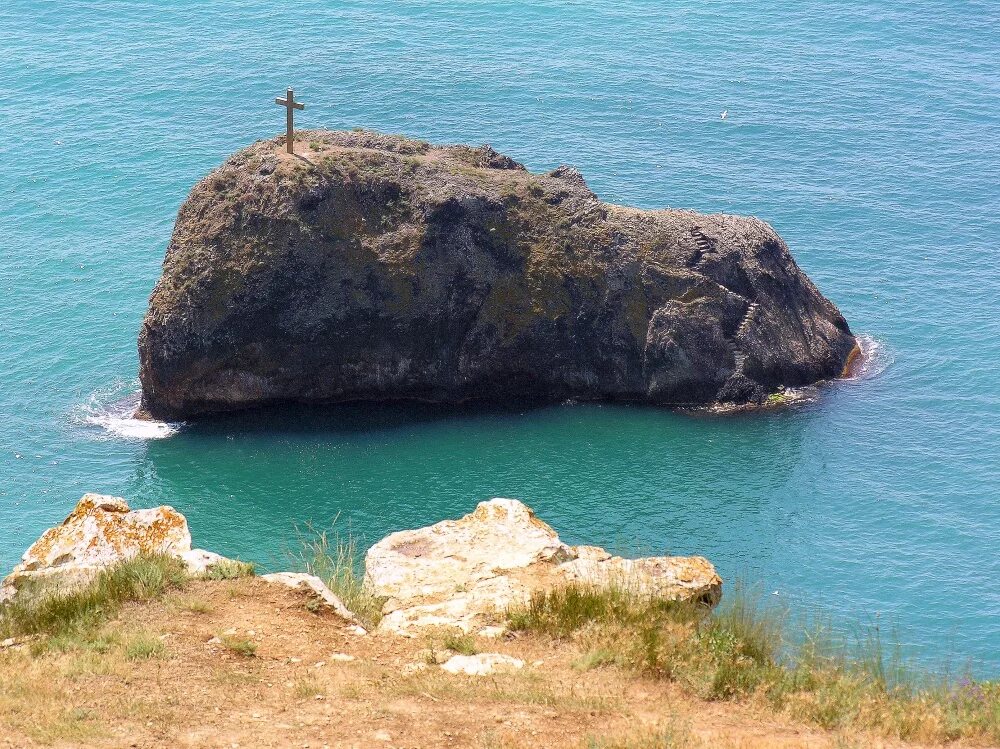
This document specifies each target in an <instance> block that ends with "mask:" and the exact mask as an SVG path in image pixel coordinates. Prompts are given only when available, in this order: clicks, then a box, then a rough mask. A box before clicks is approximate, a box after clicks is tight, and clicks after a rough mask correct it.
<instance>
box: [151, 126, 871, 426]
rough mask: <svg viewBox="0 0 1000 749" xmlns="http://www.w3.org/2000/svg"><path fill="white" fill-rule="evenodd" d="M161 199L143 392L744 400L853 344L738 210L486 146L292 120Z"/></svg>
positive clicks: (837, 317) (759, 224) (219, 399)
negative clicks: (638, 196)
mask: <svg viewBox="0 0 1000 749" xmlns="http://www.w3.org/2000/svg"><path fill="white" fill-rule="evenodd" d="M298 138H299V145H298V151H297V153H296V154H294V155H290V154H286V153H285V152H284V146H283V139H277V140H271V141H262V142H258V143H256V144H254V145H253V146H251V147H249V148H247V149H245V150H243V151H240V152H239V153H237V154H235V155H234V156H233V157H231V158H230V159H229V160H228V161H227V162H226V163H225V164H223V165H222V166H221V167H220V168H219V169H217V170H216V171H214V172H213V173H212V174H210V175H209V176H208V177H206V178H205V179H203V180H202V181H201V182H199V183H198V184H197V185H196V186H195V187H194V189H193V190H192V192H191V194H190V196H189V197H188V199H187V201H186V202H185V203H184V205H183V206H182V207H181V209H180V212H179V214H178V217H177V223H176V226H175V228H174V234H173V238H172V239H171V242H170V245H169V247H168V249H167V255H166V259H165V261H164V265H163V275H162V276H161V278H160V280H159V283H158V284H157V285H156V288H155V290H154V291H153V294H152V297H151V299H150V304H149V311H148V312H147V314H146V317H145V320H144V321H143V324H142V329H141V332H140V336H139V358H140V377H141V380H142V412H144V413H145V414H147V415H149V416H152V417H156V418H162V419H182V418H187V417H192V416H197V415H200V414H206V413H209V412H213V411H224V410H231V409H240V408H247V407H253V406H257V405H261V404H266V403H273V402H283V401H298V402H309V403H327V402H337V401H350V400H371V401H382V400H395V399H414V400H422V401H431V402H441V403H455V402H462V401H467V400H476V399H484V400H496V401H506V402H522V401H529V400H539V401H553V400H562V399H570V398H572V399H580V400H618V401H641V402H648V403H656V404H669V405H684V406H689V405H708V404H735V405H740V404H756V403H762V402H764V401H765V400H766V399H767V397H768V395H769V394H772V393H774V392H776V391H778V390H779V389H780V388H781V387H794V386H801V385H806V384H810V383H815V382H817V381H820V380H824V379H827V378H832V377H837V376H838V375H840V374H841V372H842V371H843V369H844V367H845V364H846V363H847V361H848V360H849V358H850V356H851V353H852V351H854V350H855V346H856V342H855V339H854V336H853V335H852V334H851V331H850V328H849V327H848V324H847V322H846V321H845V319H844V318H843V316H842V315H841V314H840V312H839V311H838V310H837V308H836V307H835V306H834V305H833V304H832V303H831V302H830V301H829V300H827V299H826V298H824V297H823V295H822V294H820V293H819V291H818V290H817V289H816V287H815V286H814V285H813V284H812V283H811V282H810V280H809V279H808V278H807V277H806V276H805V274H803V273H802V271H801V270H800V269H799V267H798V266H797V265H796V264H795V261H794V260H793V259H792V256H791V254H790V253H789V251H788V247H787V246H786V245H785V243H784V242H783V241H782V240H781V237H779V236H778V234H777V233H776V232H775V231H774V229H772V228H771V227H770V226H769V225H768V224H766V223H764V222H763V221H760V220H759V219H756V218H748V217H742V216H731V215H722V214H719V215H702V214H698V213H693V212H691V211H682V210H653V211H646V210H639V209H636V208H629V207H624V206H617V205H612V204H609V203H604V202H602V201H601V200H599V199H598V198H597V197H596V196H595V195H594V193H593V192H591V190H590V189H589V188H588V187H587V184H586V183H585V182H584V179H583V177H582V176H581V175H580V173H579V172H577V171H576V170H574V169H571V168H567V167H560V168H558V169H556V170H554V171H553V172H550V173H549V174H544V175H540V174H533V173H531V172H528V171H526V170H525V169H524V167H523V166H521V165H520V164H519V163H517V162H515V161H514V160H512V159H511V158H509V157H507V156H503V155H501V154H498V153H496V152H495V151H493V150H492V149H491V148H489V147H488V146H483V147H480V148H470V147H467V146H433V145H430V144H428V143H425V142H423V141H419V140H411V139H408V138H403V137H399V136H388V135H381V134H377V133H373V132H364V131H361V132H301V133H299V134H298Z"/></svg>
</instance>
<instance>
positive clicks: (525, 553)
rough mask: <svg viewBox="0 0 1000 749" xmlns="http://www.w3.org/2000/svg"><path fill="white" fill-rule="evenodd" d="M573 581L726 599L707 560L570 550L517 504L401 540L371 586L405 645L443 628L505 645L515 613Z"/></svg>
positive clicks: (375, 558) (390, 539)
mask: <svg viewBox="0 0 1000 749" xmlns="http://www.w3.org/2000/svg"><path fill="white" fill-rule="evenodd" d="M573 581H579V582H584V583H586V584H593V585H597V586H606V585H618V586H625V587H630V588H633V589H635V590H638V591H641V592H644V593H648V594H651V595H656V596H660V597H663V598H666V599H669V600H691V601H700V602H704V603H706V604H708V605H714V604H715V603H717V602H718V600H719V598H720V596H721V593H722V580H721V578H719V576H718V575H717V574H716V572H715V568H714V567H713V566H712V565H711V563H709V562H708V560H706V559H704V558H702V557H649V558H645V559H623V558H621V557H614V556H612V555H611V554H609V553H608V552H606V551H605V550H604V549H600V548H598V547H594V546H575V547H574V546H568V545H566V544H564V543H563V542H562V541H561V540H560V539H559V536H558V534H557V533H556V532H555V531H554V530H553V529H552V528H551V527H549V526H548V525H547V524H545V523H544V522H542V521H541V520H539V519H538V518H537V517H536V516H535V514H534V512H532V510H531V509H530V508H528V507H526V506H525V505H524V504H522V503H521V502H519V501H517V500H515V499H491V500H489V501H488V502H481V503H480V504H479V506H478V507H477V508H476V510H475V511H474V512H472V513H470V514H469V515H466V516H465V517H463V518H461V519H460V520H445V521H443V522H440V523H437V524H435V525H432V526H429V527H426V528H419V529H417V530H406V531H400V532H398V533H393V534H391V535H389V536H387V537H386V538H384V539H382V540H381V541H379V542H378V543H377V544H375V545H374V546H372V547H371V548H370V549H369V550H368V553H367V555H366V557H365V584H366V585H367V586H368V588H369V590H370V591H371V592H372V593H374V594H375V595H378V596H385V597H387V598H388V600H387V601H386V604H385V608H384V611H383V613H384V616H383V618H382V621H381V622H380V624H379V630H380V631H383V632H392V633H395V634H402V635H414V634H415V633H416V632H417V631H418V630H420V629H423V628H426V627H436V626H437V627H454V628H458V629H461V630H463V631H465V632H478V631H487V632H489V633H490V634H491V635H492V636H496V635H497V634H498V632H497V631H496V629H495V627H496V624H497V623H498V621H500V620H501V619H502V618H503V617H502V614H503V613H504V612H505V611H506V609H508V608H509V607H511V606H514V605H518V604H522V603H525V602H527V601H528V600H530V597H531V594H532V593H533V592H535V591H537V590H542V589H549V588H552V587H554V586H557V585H564V584H566V583H568V582H573Z"/></svg>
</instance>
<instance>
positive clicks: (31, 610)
mask: <svg viewBox="0 0 1000 749" xmlns="http://www.w3.org/2000/svg"><path fill="white" fill-rule="evenodd" d="M187 579H188V576H187V572H186V570H185V568H184V564H183V562H181V561H180V560H179V559H176V558H174V557H170V556H166V555H153V556H138V557H134V558H132V559H128V560H126V561H123V562H119V563H118V564H116V565H114V566H112V567H109V568H107V569H105V570H102V571H101V572H99V573H98V574H97V576H96V577H95V578H94V579H93V580H91V581H90V582H89V583H87V584H85V585H83V586H81V587H78V588H73V589H69V590H59V589H54V588H52V587H51V586H46V585H38V586H34V587H31V588H26V589H24V590H21V591H19V592H18V595H17V596H16V597H15V598H14V600H13V601H10V602H8V603H6V604H4V605H3V606H0V635H2V636H3V637H14V636H23V635H46V636H48V637H49V638H50V639H52V640H54V641H55V642H56V643H57V644H58V643H59V642H60V641H61V642H63V643H65V642H67V641H69V640H72V639H74V638H75V637H77V636H81V635H87V634H88V633H92V632H93V630H94V629H95V628H96V627H97V626H98V625H100V624H101V623H102V622H104V621H106V620H107V619H109V618H111V617H113V616H115V615H116V614H117V613H118V610H119V609H120V608H121V606H122V605H123V604H125V603H127V602H130V601H148V600H150V599H153V598H157V597H159V596H161V595H162V594H163V593H165V592H166V591H168V590H173V589H180V588H182V587H183V586H184V584H185V582H186V581H187Z"/></svg>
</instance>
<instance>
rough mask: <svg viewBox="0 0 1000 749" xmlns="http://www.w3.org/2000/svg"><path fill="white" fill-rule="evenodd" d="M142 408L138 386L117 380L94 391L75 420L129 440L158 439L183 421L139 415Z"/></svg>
mask: <svg viewBox="0 0 1000 749" xmlns="http://www.w3.org/2000/svg"><path fill="white" fill-rule="evenodd" d="M138 408H139V390H138V385H137V384H136V383H134V382H131V383H121V382H120V383H116V384H115V385H113V386H111V387H109V388H107V389H105V390H100V391H98V392H95V393H93V394H91V396H90V398H88V400H87V402H86V403H84V404H82V405H81V406H80V407H79V408H78V409H77V414H76V418H75V419H74V420H75V421H78V422H80V423H84V424H89V425H91V426H97V427H100V428H101V429H104V430H105V432H106V433H107V434H108V435H110V436H114V437H118V438H122V439H128V440H158V439H163V438H165V437H169V436H170V435H172V434H175V433H176V432H177V431H178V430H179V429H180V427H181V426H182V425H181V424H179V423H170V422H165V421H148V420H146V419H137V418H135V412H136V411H137V410H138Z"/></svg>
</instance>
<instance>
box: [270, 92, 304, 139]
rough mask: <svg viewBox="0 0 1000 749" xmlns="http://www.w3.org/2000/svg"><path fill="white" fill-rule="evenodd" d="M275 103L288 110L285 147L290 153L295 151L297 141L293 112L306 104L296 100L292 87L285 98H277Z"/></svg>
mask: <svg viewBox="0 0 1000 749" xmlns="http://www.w3.org/2000/svg"><path fill="white" fill-rule="evenodd" d="M274 103H275V104H278V105H280V106H282V107H284V108H285V111H286V114H285V130H286V133H285V149H286V150H287V151H288V153H295V141H294V138H295V135H294V132H295V131H294V129H293V127H292V116H293V115H292V112H294V111H295V110H296V109H305V108H306V105H305V104H302V103H301V102H298V101H295V94H294V93H293V92H292V89H288V91H287V93H286V94H285V98H284V99H275V100H274Z"/></svg>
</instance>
